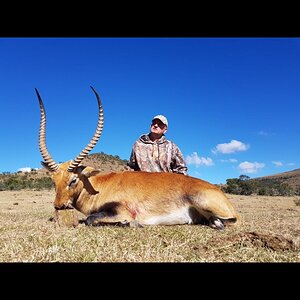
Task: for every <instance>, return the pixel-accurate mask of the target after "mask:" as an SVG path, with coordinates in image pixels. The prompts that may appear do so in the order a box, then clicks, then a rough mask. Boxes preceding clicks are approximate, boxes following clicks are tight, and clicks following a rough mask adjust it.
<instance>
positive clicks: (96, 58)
mask: <svg viewBox="0 0 300 300" xmlns="http://www.w3.org/2000/svg"><path fill="white" fill-rule="evenodd" d="M90 86H93V87H94V88H95V89H96V90H97V91H98V93H99V94H100V96H101V99H102V103H103V108H104V117H105V122H104V130H103V133H102V136H101V138H100V140H99V142H98V144H97V145H96V147H95V148H94V149H93V150H92V151H91V154H92V153H96V152H104V153H107V154H111V155H118V156H119V157H120V158H122V159H129V156H130V152H131V148H132V145H133V143H134V142H135V140H136V139H137V138H138V137H139V136H140V135H141V134H143V133H148V132H149V127H150V123H151V119H152V117H153V116H154V115H157V114H163V115H165V116H167V118H168V120H169V129H168V131H167V133H166V137H167V138H168V139H170V140H172V141H174V142H175V143H176V144H177V145H178V146H179V148H180V149H181V151H182V153H183V155H184V156H185V158H186V161H187V166H188V173H189V175H190V176H194V177H198V178H202V179H204V180H207V181H209V182H212V183H226V179H228V178H237V177H239V176H240V175H242V174H243V175H247V176H249V177H251V178H255V177H260V176H265V175H271V174H275V173H280V172H285V171H290V170H293V169H297V168H300V159H299V157H300V155H299V153H300V151H299V150H300V128H299V127H300V126H299V124H300V122H299V119H300V117H299V115H300V101H299V100H300V39H299V38H235V37H234V38H225V37H224V38H163V37H160V38H153V37H151V38H138V37H137V38H109V37H106V38H101V37H98V38H0V99H1V110H0V137H1V147H0V157H1V160H0V172H16V171H18V170H20V169H22V168H28V167H29V168H41V164H40V161H41V160H42V157H41V155H40V152H39V149H38V130H39V121H40V112H39V105H38V99H37V96H36V93H35V90H34V89H35V88H37V89H38V91H39V92H40V95H41V97H42V99H43V102H44V105H45V109H46V114H47V146H48V150H49V152H50V153H51V155H52V157H53V158H54V160H55V161H56V162H63V161H66V160H70V159H73V158H75V156H77V154H79V152H80V151H81V150H82V149H83V148H84V147H85V146H86V145H87V143H88V142H89V141H90V139H91V137H92V135H93V134H94V131H95V128H96V123H97V117H98V111H97V101H96V98H95V96H94V94H93V92H92V90H91V89H90Z"/></svg>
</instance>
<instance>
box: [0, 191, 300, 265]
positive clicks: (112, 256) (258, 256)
mask: <svg viewBox="0 0 300 300" xmlns="http://www.w3.org/2000/svg"><path fill="white" fill-rule="evenodd" d="M228 196H229V197H230V199H231V200H232V202H233V203H234V205H235V206H236V207H237V210H238V212H239V214H240V215H241V224H240V225H239V226H237V227H227V228H226V229H225V230H224V231H216V230H214V229H211V228H209V227H207V226H204V225H176V226H152V227H150V226H149V227H144V228H129V227H119V226H114V225H111V226H99V227H87V226H85V225H84V224H83V223H80V224H79V225H78V226H77V227H60V226H58V223H57V222H55V221H53V216H54V208H53V200H54V191H53V190H51V191H32V190H22V191H1V192H0V261H1V262H300V251H299V250H300V200H299V196H298V198H296V197H270V196H237V195H228ZM78 217H79V219H83V218H84V216H83V215H81V214H80V213H78Z"/></svg>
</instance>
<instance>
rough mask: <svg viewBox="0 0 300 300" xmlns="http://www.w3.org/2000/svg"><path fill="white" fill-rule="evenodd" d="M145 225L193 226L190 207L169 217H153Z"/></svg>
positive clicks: (144, 222) (145, 221)
mask: <svg viewBox="0 0 300 300" xmlns="http://www.w3.org/2000/svg"><path fill="white" fill-rule="evenodd" d="M142 223H143V224H145V225H176V224H192V223H193V222H192V219H191V217H190V215H189V207H184V208H181V209H179V210H176V211H174V212H172V213H170V214H167V215H161V216H153V217H150V218H149V219H146V220H144V221H143V222H142Z"/></svg>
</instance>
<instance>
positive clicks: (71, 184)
mask: <svg viewBox="0 0 300 300" xmlns="http://www.w3.org/2000/svg"><path fill="white" fill-rule="evenodd" d="M76 183H77V177H74V178H73V179H72V180H71V181H70V183H69V186H74V185H75V184H76Z"/></svg>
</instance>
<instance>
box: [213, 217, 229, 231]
mask: <svg viewBox="0 0 300 300" xmlns="http://www.w3.org/2000/svg"><path fill="white" fill-rule="evenodd" d="M209 227H211V228H214V229H218V230H224V229H225V226H224V224H223V222H222V221H221V220H220V219H219V218H216V217H211V218H210V219H209Z"/></svg>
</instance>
